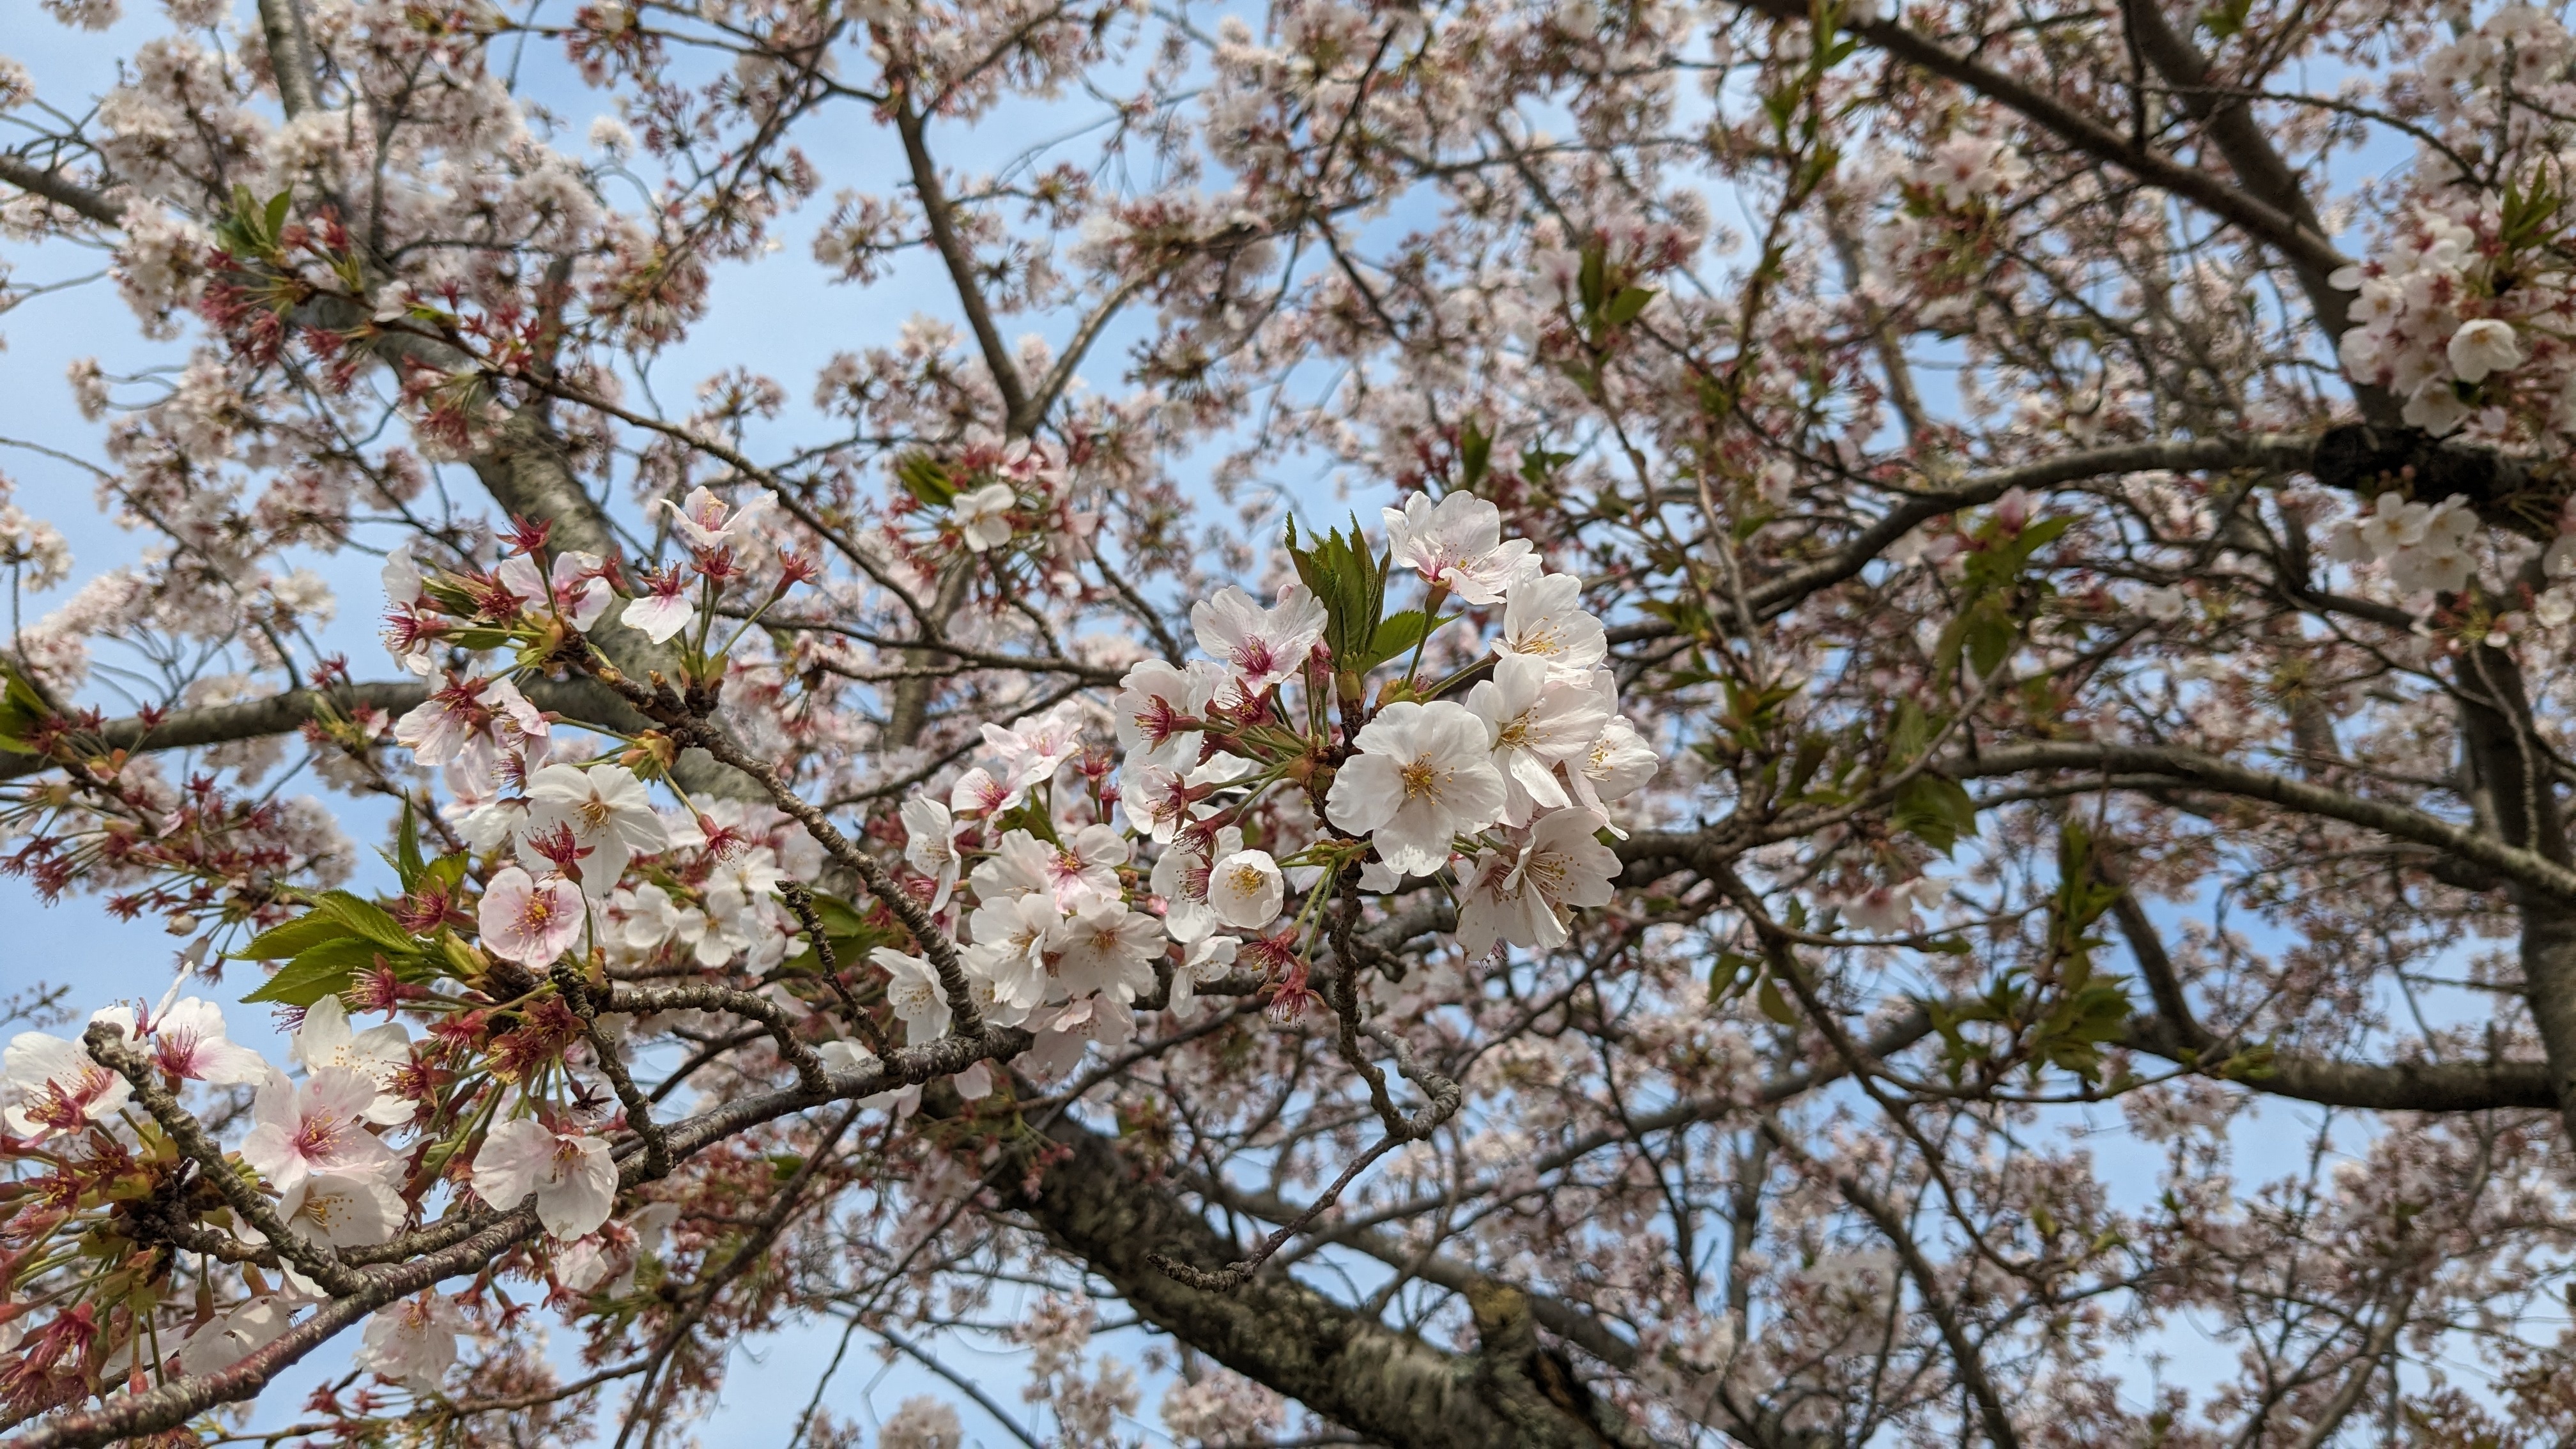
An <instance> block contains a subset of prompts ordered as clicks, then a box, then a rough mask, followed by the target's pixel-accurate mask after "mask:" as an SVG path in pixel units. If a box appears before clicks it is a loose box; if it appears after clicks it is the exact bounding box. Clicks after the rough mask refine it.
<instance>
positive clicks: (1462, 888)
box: [878, 493, 1657, 1071]
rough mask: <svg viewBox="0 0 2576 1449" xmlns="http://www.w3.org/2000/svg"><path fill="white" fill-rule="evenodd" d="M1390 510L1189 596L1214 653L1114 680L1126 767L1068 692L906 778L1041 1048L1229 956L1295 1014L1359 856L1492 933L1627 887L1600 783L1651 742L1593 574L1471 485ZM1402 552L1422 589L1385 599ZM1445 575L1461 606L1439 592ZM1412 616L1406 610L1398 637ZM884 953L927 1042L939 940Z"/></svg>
mask: <svg viewBox="0 0 2576 1449" xmlns="http://www.w3.org/2000/svg"><path fill="white" fill-rule="evenodd" d="M1385 524H1386V537H1387V552H1386V554H1385V556H1384V557H1383V558H1376V559H1372V558H1371V557H1370V556H1369V555H1368V554H1367V553H1366V552H1365V550H1353V549H1351V548H1349V547H1348V546H1346V545H1343V541H1342V540H1341V538H1340V536H1339V535H1335V536H1333V538H1332V539H1331V540H1329V541H1328V543H1327V545H1326V546H1324V547H1319V548H1317V549H1315V550H1311V551H1304V552H1300V553H1299V554H1298V555H1297V558H1298V562H1299V564H1300V566H1301V571H1303V572H1305V573H1307V574H1308V575H1309V578H1310V579H1311V581H1312V582H1311V585H1310V583H1309V582H1306V581H1301V582H1296V583H1290V584H1287V585H1285V586H1284V587H1282V588H1281V589H1280V590H1279V592H1278V595H1277V597H1276V598H1275V599H1274V600H1273V601H1272V602H1271V603H1270V604H1268V605H1267V606H1265V605H1263V604H1262V603H1260V602H1259V601H1258V600H1256V599H1254V598H1253V597H1252V596H1251V595H1249V594H1247V593H1245V592H1244V591H1243V590H1241V589H1239V588H1234V587H1227V588H1225V589H1222V590H1220V591H1218V592H1217V593H1216V594H1215V595H1214V596H1212V597H1210V598H1208V599H1206V600H1204V601H1202V602H1200V603H1199V604H1197V605H1196V606H1194V607H1193V609H1192V611H1191V623H1192V626H1193V629H1194V632H1195V634H1196V637H1197V642H1198V645H1199V647H1200V649H1201V650H1202V651H1203V654H1202V656H1201V657H1197V658H1192V659H1188V660H1185V661H1182V662H1179V663H1174V662H1172V661H1169V660H1163V659H1149V660H1146V661H1143V662H1141V663H1138V664H1136V665H1134V666H1133V667H1132V668H1130V669H1129V670H1128V671H1127V674H1126V676H1125V677H1124V679H1123V680H1122V681H1121V685H1120V690H1119V693H1118V695H1117V697H1116V699H1115V700H1114V701H1113V703H1112V704H1111V713H1112V715H1113V725H1114V729H1115V732H1116V737H1117V742H1118V745H1119V753H1118V755H1117V757H1116V759H1115V761H1114V763H1113V761H1112V760H1110V759H1109V758H1106V757H1104V756H1103V755H1101V754H1099V753H1096V752H1093V751H1089V750H1086V749H1085V748H1084V746H1083V744H1082V739H1081V727H1080V718H1081V717H1080V715H1079V714H1078V712H1077V711H1075V710H1074V709H1073V708H1072V707H1070V706H1059V707H1058V708H1056V709H1054V710H1051V711H1049V712H1047V713H1045V714H1043V715H1039V716H1034V717H1030V718H1026V719H1022V720H1020V721H1018V722H1017V723H1015V724H1013V725H1012V726H1010V727H1008V728H1004V727H1001V726H994V725H987V726H985V727H984V738H985V741H986V743H987V745H988V747H989V756H988V758H986V759H985V760H983V761H981V762H979V763H977V764H976V765H975V766H974V767H973V768H971V769H969V770H968V771H966V772H965V773H964V774H963V775H961V776H960V777H959V778H958V779H957V780H956V781H955V782H954V783H953V784H952V785H951V786H950V787H949V788H948V790H947V791H946V793H945V798H944V799H942V798H940V796H939V795H937V794H936V793H933V792H929V791H923V792H920V793H917V794H915V795H914V796H913V798H911V799H910V800H908V801H907V802H906V803H905V805H904V807H903V811H902V816H903V825H904V830H905V840H906V844H905V859H906V861H907V863H908V864H909V865H910V867H911V868H912V871H913V872H914V875H913V880H912V884H913V887H914V889H915V890H916V892H917V893H918V895H919V896H920V898H921V899H922V900H923V902H924V903H925V904H926V905H927V906H928V907H929V908H930V909H931V910H933V911H939V912H944V913H945V916H944V918H945V919H948V920H951V921H954V922H956V923H958V924H959V925H961V926H962V927H963V935H964V937H965V939H966V940H967V941H968V944H967V946H966V948H965V950H964V952H963V956H962V960H963V962H964V965H965V967H966V969H967V970H968V972H969V973H970V976H971V978H972V981H973V984H974V989H975V992H976V996H977V998H978V1000H979V1001H980V1002H982V1003H984V1005H985V1010H986V1011H987V1012H988V1014H990V1015H991V1016H992V1017H993V1018H994V1019H996V1020H998V1021H1000V1022H1002V1023H1003V1024H1006V1025H1026V1026H1028V1027H1029V1028H1030V1029H1031V1030H1033V1031H1036V1032H1037V1033H1038V1040H1039V1043H1040V1045H1039V1047H1038V1050H1037V1052H1036V1053H1035V1056H1034V1059H1033V1062H1032V1065H1033V1066H1034V1067H1035V1068H1036V1069H1037V1070H1040V1071H1052V1070H1061V1069H1062V1068H1063V1067H1064V1066H1066V1065H1068V1064H1069V1063H1070V1062H1071V1061H1072V1060H1074V1059H1075V1058H1077V1057H1078V1056H1079V1055H1080V1053H1081V1051H1082V1049H1083V1047H1084V1045H1085V1044H1086V1043H1087V1042H1098V1043H1100V1044H1102V1045H1104V1046H1108V1047H1116V1046H1120V1045H1123V1044H1124V1043H1125V1042H1126V1041H1127V1040H1128V1039H1129V1038H1130V1037H1131V1036H1132V1035H1133V1034H1134V1031H1135V1022H1134V1008H1135V1004H1136V1002H1137V1001H1138V1000H1139V999H1140V998H1143V997H1146V996H1148V995H1152V994H1155V993H1156V992H1158V991H1159V992H1162V993H1163V999H1164V1000H1166V1001H1167V1002H1168V1003H1169V1005H1170V1007H1171V1009H1173V1010H1175V1011H1180V1012H1188V1011H1191V1010H1193V1009H1194V1001H1195V997H1196V995H1197V992H1198V988H1199V987H1200V986H1202V985H1203V984H1205V983H1207V982H1209V981H1212V980H1214V979H1217V978H1219V977H1222V976H1225V975H1228V974H1230V973H1232V972H1234V971H1236V970H1239V969H1240V970H1246V971H1253V972H1256V973H1257V974H1258V975H1259V976H1260V977H1261V978H1262V980H1263V982H1264V987H1263V989H1265V990H1268V991H1269V992H1271V993H1272V996H1273V1000H1274V1004H1275V1005H1276V1007H1277V1008H1278V1009H1280V1010H1282V1011H1283V1012H1293V1011H1295V1010H1296V1009H1298V1007H1299V1006H1300V1005H1301V1004H1302V1002H1303V1000H1304V999H1305V996H1306V994H1307V992H1308V987H1307V984H1306V983H1307V973H1308V971H1309V963H1310V961H1311V959H1312V956H1313V954H1314V949H1315V945H1316V942H1317V940H1318V939H1319V937H1320V936H1321V935H1322V933H1323V931H1324V930H1325V928H1326V913H1325V906H1326V904H1327V903H1328V901H1329V900H1330V899H1331V898H1332V896H1333V890H1334V886H1335V884H1336V883H1337V882H1342V881H1344V880H1345V879H1346V878H1347V881H1348V883H1349V884H1350V885H1352V886H1354V887H1355V888H1357V889H1360V890H1366V891H1377V892H1386V891H1392V890H1396V889H1399V888H1400V887H1401V886H1402V885H1403V883H1404V882H1405V881H1407V880H1409V879H1418V878H1423V877H1441V878H1443V879H1444V880H1445V882H1446V884H1447V885H1448V887H1449V888H1450V889H1451V890H1452V891H1453V892H1454V894H1455V897H1456V899H1457V902H1458V929H1457V936H1458V940H1459V943H1460V945H1461V946H1462V947H1463V948H1464V949H1465V950H1466V951H1467V952H1468V953H1469V954H1470V955H1474V956H1482V955H1485V954H1488V953H1490V952H1491V951H1492V950H1494V949H1495V947H1496V946H1497V945H1498V944H1501V943H1509V944H1512V945H1517V946H1525V947H1535V948H1547V947H1553V946H1556V945H1559V944H1562V943H1563V942H1564V941H1565V940H1566V939H1567V935H1568V930H1569V922H1570V919H1571V915H1572V913H1573V912H1574V911H1576V910H1579V909H1583V908H1587V907H1596V906H1600V905H1602V904H1604V903H1606V902H1607V901H1608V900H1609V897H1610V881H1611V880H1612V879H1613V878H1614V877H1616V876H1617V874H1618V872H1619V862H1618V858H1617V856H1616V855H1615V854H1614V853H1613V852H1612V851H1611V850H1610V849H1609V848H1608V847H1607V846H1605V845H1604V844H1602V842H1601V839H1600V837H1601V836H1602V835H1603V834H1605V833H1616V827H1615V826H1613V825H1612V824H1611V822H1610V818H1609V809H1608V807H1609V806H1610V805H1611V804H1612V803H1613V802H1615V801H1618V800H1620V799H1621V798H1623V797H1625V796H1626V795H1627V794H1628V793H1629V792H1631V791H1633V790H1635V789H1636V788H1637V787H1638V786H1640V785H1642V784H1644V783H1645V782H1646V781H1647V780H1648V779H1650V778H1651V777H1652V776H1653V775H1654V773H1655V771H1656V768H1657V758H1656V755H1655V753H1654V751H1653V750H1652V749H1651V748H1650V747H1648V745H1647V744H1646V743H1645V741H1644V739H1643V738H1642V737H1641V736H1640V735H1639V733H1638V732H1637V730H1636V729H1635V727H1634V726H1633V725H1631V724H1630V723H1629V722H1628V721H1627V720H1625V719H1624V718H1622V717H1621V716H1620V715H1619V713H1618V690H1617V685H1616V682H1615V680H1614V678H1613V676H1612V675H1611V674H1610V672H1609V671H1608V670H1607V669H1605V668H1603V667H1602V665H1603V661H1604V659H1605V658H1606V653H1607V643H1606V632H1605V630H1604V629H1603V626H1602V624H1601V621H1600V620H1599V619H1597V618H1595V617H1593V616H1592V615H1591V614H1590V613H1588V612H1586V611H1585V609H1584V608H1583V605H1582V581H1581V580H1580V579H1578V578H1575V577H1574V576H1572V575H1568V574H1559V573H1550V572H1547V571H1546V570H1545V569H1544V568H1543V567H1542V566H1541V564H1540V563H1539V561H1538V560H1537V559H1536V558H1535V557H1534V556H1533V551H1532V549H1531V546H1530V544H1529V543H1528V541H1527V540H1522V539H1513V540H1505V539H1503V538H1502V536H1501V515H1500V511H1499V510H1498V509H1497V508H1496V507H1495V506H1494V505H1493V504H1492V503H1489V502H1486V501H1484V500H1482V499H1479V498H1476V497H1474V496H1472V495H1469V494H1464V493H1455V494H1451V495H1449V496H1448V497H1445V498H1443V499H1441V500H1440V501H1439V502H1438V503H1437V504H1435V503H1433V502H1432V501H1431V500H1430V499H1428V498H1424V497H1420V496H1416V497H1414V498H1412V499H1411V500H1409V501H1408V502H1407V504H1406V506H1405V507H1403V508H1401V509H1395V508H1390V509H1387V510H1386V512H1385ZM1336 545H1343V546H1341V547H1339V548H1338V550H1336V548H1335V547H1334V546H1336ZM1399 567H1400V568H1401V569H1403V570H1404V571H1406V572H1409V573H1411V574H1413V575H1415V576H1416V577H1417V578H1418V579H1419V580H1420V581H1421V583H1422V585H1423V587H1424V589H1425V592H1426V601H1425V606H1424V607H1423V608H1422V609H1421V610H1419V611H1416V612H1414V613H1412V614H1409V615H1396V616H1390V617H1388V618H1384V619H1382V618H1381V617H1380V614H1381V612H1382V609H1381V604H1382V594H1383V587H1384V583H1385V579H1386V577H1387V575H1388V573H1389V572H1390V571H1392V570H1394V569H1396V568H1399ZM1354 575H1357V577H1356V578H1355V577H1354ZM1372 583H1373V584H1374V585H1375V588H1374V589H1372V588H1370V587H1369V585H1370V584H1372ZM1355 584H1356V585H1357V587H1356V588H1354V587H1353V586H1354V585H1355ZM1450 601H1455V602H1456V603H1457V604H1459V605H1460V606H1461V608H1460V611H1459V612H1458V613H1456V614H1451V615H1445V616H1444V615H1443V614H1442V612H1441V610H1442V606H1443V605H1444V604H1445V603H1447V602H1450ZM1496 615H1499V620H1498V622H1499V624H1500V628H1499V630H1498V632H1497V633H1496V635H1495V637H1494V639H1493V640H1492V642H1491V645H1490V648H1479V649H1475V650H1470V651H1465V652H1466V653H1467V654H1468V655H1469V657H1471V658H1472V659H1473V660H1474V662H1473V663H1471V664H1470V665H1468V667H1466V668H1464V669H1461V670H1458V671H1456V672H1455V673H1453V674H1452V675H1451V676H1450V677H1449V678H1447V679H1444V680H1440V681H1437V682H1430V683H1426V682H1424V681H1422V680H1421V679H1420V678H1419V675H1420V658H1421V645H1422V644H1423V643H1424V642H1425V641H1426V640H1427V638H1428V636H1429V635H1430V634H1431V633H1433V632H1436V631H1438V630H1440V629H1441V628H1443V627H1444V626H1446V625H1449V624H1452V623H1456V622H1459V621H1462V620H1469V619H1475V620H1492V619H1494V616H1496ZM1396 619H1404V620H1407V621H1409V622H1408V623H1407V624H1405V625H1402V626H1399V632H1398V634H1397V636H1396V637H1395V638H1394V639H1393V640H1392V641H1391V642H1393V643H1395V644H1397V645H1399V646H1401V647H1400V648H1395V649H1389V648H1387V647H1385V645H1386V644H1387V643H1388V642H1390V641H1388V640H1387V639H1386V638H1385V637H1383V634H1382V631H1383V630H1385V629H1386V628H1387V626H1388V625H1390V624H1393V623H1394V621H1395V620H1396ZM1451 647H1452V649H1453V650H1455V649H1456V648H1457V646H1456V645H1454V643H1453V644H1452V646H1451ZM1406 650H1410V651H1411V652H1412V655H1413V658H1412V664H1411V667H1409V668H1406V669H1405V670H1404V673H1403V674H1402V675H1401V677H1398V678H1390V679H1388V680H1387V681H1386V682H1385V683H1384V685H1383V687H1381V688H1380V689H1379V690H1377V691H1376V692H1375V694H1374V695H1373V696H1371V695H1370V694H1369V692H1368V691H1367V689H1366V681H1367V679H1368V678H1369V676H1370V675H1371V673H1372V672H1373V671H1377V670H1381V669H1383V670H1386V671H1389V672H1391V671H1392V670H1393V669H1394V668H1395V667H1396V666H1398V665H1399V664H1402V663H1404V658H1403V655H1404V652H1405V651H1406ZM1113 774H1114V776H1115V782H1114V784H1112V783H1111V777H1112V776H1113ZM1113 807H1114V808H1113ZM878 959H879V962H880V964H882V965H884V966H886V967H887V969H888V970H889V972H891V973H892V974H893V976H894V979H895V981H896V985H895V987H894V989H893V996H892V999H893V1000H894V1001H895V1002H896V1009H897V1010H898V1011H899V1012H901V1013H903V1014H904V1017H905V1020H906V1021H907V1022H908V1023H910V1025H911V1027H912V1029H913V1031H914V1032H915V1034H916V1039H918V1038H919V1037H920V1036H921V1035H925V1034H935V1033H936V1032H938V1031H939V1030H941V1029H943V1028H944V1026H945V1025H946V1022H947V1015H948V1006H947V1004H946V1002H945V1000H944V999H943V998H942V996H941V995H940V992H939V990H938V982H937V981H936V979H935V978H934V977H933V976H932V974H931V973H930V971H929V968H928V966H927V965H926V963H924V962H922V961H921V960H919V959H918V958H914V957H908V956H904V955H902V954H900V953H897V952H893V951H890V950H881V951H880V952H879V955H878ZM1166 983H1167V984H1166Z"/></svg>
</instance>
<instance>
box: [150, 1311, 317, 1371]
mask: <svg viewBox="0 0 2576 1449" xmlns="http://www.w3.org/2000/svg"><path fill="white" fill-rule="evenodd" d="M294 1321H295V1320H294V1310H293V1309H292V1308H290V1307H289V1306H288V1305H287V1304H286V1303H285V1302H283V1301H282V1300H280V1299H279V1298H278V1297H277V1296H276V1295H274V1294H262V1295H261V1296H259V1297H257V1298H253V1299H251V1300H250V1301H249V1302H247V1303H244V1304H242V1305H241V1306H239V1307H237V1308H235V1309H233V1310H232V1311H231V1312H229V1313H226V1314H225V1315H223V1316H222V1317H221V1318H217V1319H215V1320H214V1321H212V1322H210V1323H208V1324H207V1325H206V1326H205V1327H203V1328H200V1329H198V1330H197V1331H196V1332H194V1333H191V1334H189V1335H188V1341H187V1342H185V1343H182V1344H180V1345H179V1372H181V1373H183V1374H187V1375H189V1376H190V1377H192V1378H194V1377H201V1376H203V1375H206V1374H212V1373H221V1372H223V1371H224V1370H225V1369H228V1368H231V1367H232V1366H233V1365H234V1364H237V1363H240V1362H241V1361H242V1360H243V1359H245V1358H248V1357H250V1356H251V1355H252V1354H253V1353H255V1352H257V1351H258V1350H260V1349H263V1348H266V1347H268V1346H269V1345H270V1344H272V1343H275V1342H276V1341H277V1339H278V1336H279V1335H280V1334H283V1333H285V1332H286V1330H287V1329H288V1328H289V1327H291V1326H293V1324H294Z"/></svg>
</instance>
